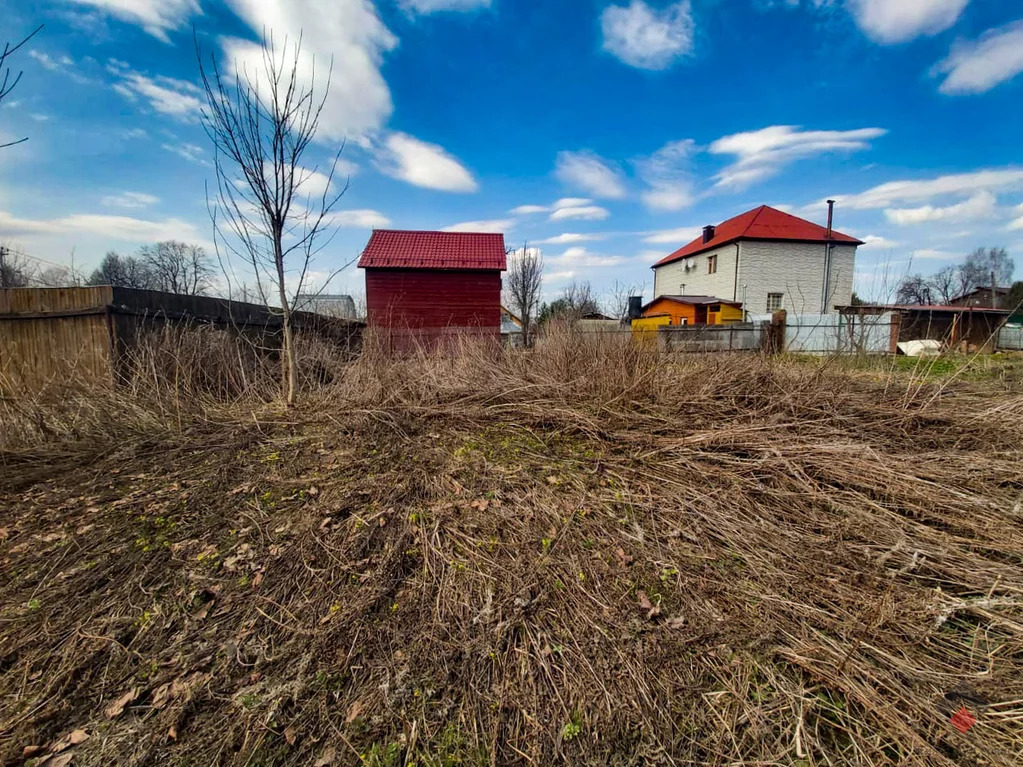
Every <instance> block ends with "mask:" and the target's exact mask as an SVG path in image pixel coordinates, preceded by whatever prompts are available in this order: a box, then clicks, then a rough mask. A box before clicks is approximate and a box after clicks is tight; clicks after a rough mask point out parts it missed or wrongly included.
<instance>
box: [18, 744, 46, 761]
mask: <svg viewBox="0 0 1023 767" xmlns="http://www.w3.org/2000/svg"><path fill="white" fill-rule="evenodd" d="M42 750H43V747H42V746H25V747H24V748H23V749H21V758H22V759H28V758H29V757H30V756H35V755H36V754H38V753H39V752H40V751H42Z"/></svg>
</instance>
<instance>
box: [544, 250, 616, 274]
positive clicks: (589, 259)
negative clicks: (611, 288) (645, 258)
mask: <svg viewBox="0 0 1023 767" xmlns="http://www.w3.org/2000/svg"><path fill="white" fill-rule="evenodd" d="M623 261H625V259H624V258H623V257H622V256H603V255H599V254H597V253H591V252H590V251H589V250H587V249H586V248H583V247H574V248H569V249H568V250H566V251H565V252H564V253H562V254H561V255H559V256H550V257H548V258H546V259H545V264H546V265H547V266H553V267H563V268H572V269H583V268H594V267H601V266H616V265H618V264H620V263H622V262H623Z"/></svg>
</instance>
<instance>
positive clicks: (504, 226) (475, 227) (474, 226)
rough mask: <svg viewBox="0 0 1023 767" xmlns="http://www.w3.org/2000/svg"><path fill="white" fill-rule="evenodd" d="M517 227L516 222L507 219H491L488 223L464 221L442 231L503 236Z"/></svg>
mask: <svg viewBox="0 0 1023 767" xmlns="http://www.w3.org/2000/svg"><path fill="white" fill-rule="evenodd" d="M514 226H515V222H514V221H512V220H510V219H507V218H502V219H490V220H486V221H463V222H461V223H460V224H452V225H451V226H445V227H444V228H443V229H441V231H442V232H493V233H497V234H502V233H504V232H505V231H507V230H508V229H511V228H512V227H514Z"/></svg>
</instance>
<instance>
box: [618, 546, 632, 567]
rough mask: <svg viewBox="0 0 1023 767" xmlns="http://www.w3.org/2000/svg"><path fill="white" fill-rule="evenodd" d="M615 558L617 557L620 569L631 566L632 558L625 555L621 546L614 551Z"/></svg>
mask: <svg viewBox="0 0 1023 767" xmlns="http://www.w3.org/2000/svg"><path fill="white" fill-rule="evenodd" d="M615 556H616V557H618V564H620V565H621V566H622V567H628V566H629V565H631V564H632V561H633V560H632V557H630V556H629V555H628V554H626V553H625V549H623V548H622V547H621V546H619V547H618V549H617V550H616V551H615Z"/></svg>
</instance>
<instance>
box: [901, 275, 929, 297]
mask: <svg viewBox="0 0 1023 767" xmlns="http://www.w3.org/2000/svg"><path fill="white" fill-rule="evenodd" d="M895 303H897V304H900V305H902V304H914V305H917V304H929V303H931V285H930V283H929V282H928V280H927V279H926V278H925V277H922V276H920V275H919V274H910V275H907V276H905V277H903V278H902V282H900V283H899V288H898V290H897V291H896V293H895Z"/></svg>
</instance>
